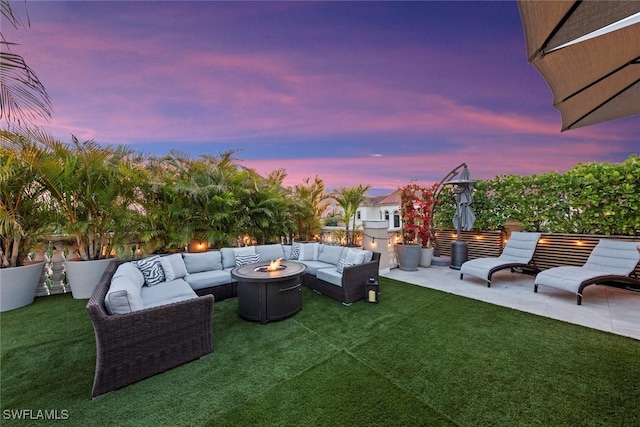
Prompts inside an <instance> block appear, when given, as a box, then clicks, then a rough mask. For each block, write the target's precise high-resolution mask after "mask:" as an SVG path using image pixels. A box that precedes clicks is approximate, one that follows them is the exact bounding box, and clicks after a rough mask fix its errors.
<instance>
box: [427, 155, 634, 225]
mask: <svg viewBox="0 0 640 427" xmlns="http://www.w3.org/2000/svg"><path fill="white" fill-rule="evenodd" d="M474 189H475V192H474V201H473V208H474V212H475V214H476V217H477V219H476V223H475V225H474V229H475V230H500V229H503V227H504V223H505V222H506V221H507V220H515V221H519V222H521V223H522V224H523V225H524V227H525V229H526V230H528V231H542V232H547V233H580V234H604V235H640V158H639V157H638V155H636V154H632V155H631V156H629V158H628V159H627V160H625V161H624V162H622V163H616V164H609V163H580V164H578V165H577V166H575V167H573V168H572V169H570V170H569V171H567V172H566V173H562V174H561V173H558V172H548V173H544V174H540V175H530V176H518V175H501V176H497V177H495V178H494V179H491V180H485V181H483V180H481V181H478V182H477V183H476V184H475V187H474ZM439 199H440V200H441V201H442V204H440V205H439V206H438V207H437V208H436V214H435V224H436V227H441V228H451V227H452V226H453V222H452V221H453V215H454V213H455V201H454V198H453V193H452V191H451V188H449V187H446V188H445V189H444V190H443V191H442V192H441V193H440V196H439Z"/></svg>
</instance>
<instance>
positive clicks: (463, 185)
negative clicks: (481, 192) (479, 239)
mask: <svg viewBox="0 0 640 427" xmlns="http://www.w3.org/2000/svg"><path fill="white" fill-rule="evenodd" d="M474 182H475V181H472V180H471V176H470V174H469V169H467V168H466V167H465V168H464V169H463V170H462V172H461V173H460V178H459V179H457V180H451V181H448V182H447V184H454V185H455V187H454V188H453V192H454V194H455V196H456V213H455V215H454V216H453V225H454V226H455V227H456V230H457V231H458V238H460V231H469V230H471V229H472V228H473V224H474V223H475V222H476V216H475V214H474V213H473V209H471V204H472V203H473V183H474Z"/></svg>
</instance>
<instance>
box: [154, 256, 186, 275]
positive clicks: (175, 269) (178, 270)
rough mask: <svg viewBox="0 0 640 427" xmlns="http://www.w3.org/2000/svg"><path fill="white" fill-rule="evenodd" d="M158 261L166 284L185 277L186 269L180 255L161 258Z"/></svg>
mask: <svg viewBox="0 0 640 427" xmlns="http://www.w3.org/2000/svg"><path fill="white" fill-rule="evenodd" d="M159 261H160V265H161V266H162V270H163V271H164V280H166V281H167V282H170V281H172V280H176V279H181V278H183V277H184V276H186V275H187V267H186V265H185V264H184V260H183V259H182V254H172V255H167V256H161V257H160V259H159Z"/></svg>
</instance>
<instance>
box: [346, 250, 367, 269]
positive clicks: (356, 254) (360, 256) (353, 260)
mask: <svg viewBox="0 0 640 427" xmlns="http://www.w3.org/2000/svg"><path fill="white" fill-rule="evenodd" d="M365 256H366V253H365V251H363V250H360V249H353V248H350V249H349V250H348V251H347V254H346V256H345V261H346V262H348V263H349V264H351V265H358V264H362V263H363V262H364V258H365Z"/></svg>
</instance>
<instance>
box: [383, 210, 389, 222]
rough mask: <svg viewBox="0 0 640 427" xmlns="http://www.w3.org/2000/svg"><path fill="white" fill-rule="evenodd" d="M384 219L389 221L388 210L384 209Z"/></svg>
mask: <svg viewBox="0 0 640 427" xmlns="http://www.w3.org/2000/svg"><path fill="white" fill-rule="evenodd" d="M384 219H386V220H387V221H389V211H384Z"/></svg>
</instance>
